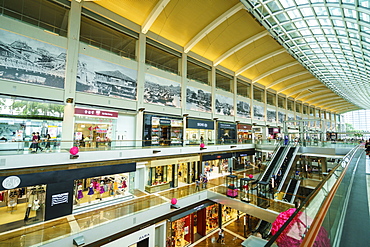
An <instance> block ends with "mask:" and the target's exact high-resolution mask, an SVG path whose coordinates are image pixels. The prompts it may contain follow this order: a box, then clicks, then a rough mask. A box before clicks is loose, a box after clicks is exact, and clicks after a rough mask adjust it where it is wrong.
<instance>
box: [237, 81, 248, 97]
mask: <svg viewBox="0 0 370 247" xmlns="http://www.w3.org/2000/svg"><path fill="white" fill-rule="evenodd" d="M236 87H237V94H238V95H240V96H243V97H247V98H250V97H251V84H250V83H248V82H245V81H242V80H240V79H237V82H236Z"/></svg>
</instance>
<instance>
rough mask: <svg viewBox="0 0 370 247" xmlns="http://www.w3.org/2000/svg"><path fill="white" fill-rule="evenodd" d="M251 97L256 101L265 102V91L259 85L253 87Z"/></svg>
mask: <svg viewBox="0 0 370 247" xmlns="http://www.w3.org/2000/svg"><path fill="white" fill-rule="evenodd" d="M253 99H254V100H256V101H258V102H263V103H264V102H265V91H264V90H263V89H262V88H259V87H253Z"/></svg>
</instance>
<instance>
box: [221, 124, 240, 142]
mask: <svg viewBox="0 0 370 247" xmlns="http://www.w3.org/2000/svg"><path fill="white" fill-rule="evenodd" d="M218 141H219V143H220V144H232V143H236V124H232V123H224V122H218Z"/></svg>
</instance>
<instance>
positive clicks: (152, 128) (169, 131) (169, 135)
mask: <svg viewBox="0 0 370 247" xmlns="http://www.w3.org/2000/svg"><path fill="white" fill-rule="evenodd" d="M143 144H144V145H145V146H156V145H161V146H167V145H181V144H182V119H176V118H168V117H165V116H153V115H149V114H148V115H144V143H143Z"/></svg>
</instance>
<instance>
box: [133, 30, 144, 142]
mask: <svg viewBox="0 0 370 247" xmlns="http://www.w3.org/2000/svg"><path fill="white" fill-rule="evenodd" d="M145 50H146V35H145V34H143V33H140V34H139V40H138V41H137V43H136V57H137V59H138V61H137V62H138V63H137V95H136V97H137V110H138V114H137V115H136V135H135V139H136V146H138V147H140V146H142V142H141V140H143V139H144V138H143V127H144V110H145V108H144V97H142V96H143V95H144V86H145V72H146V65H145ZM139 96H140V97H139Z"/></svg>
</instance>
